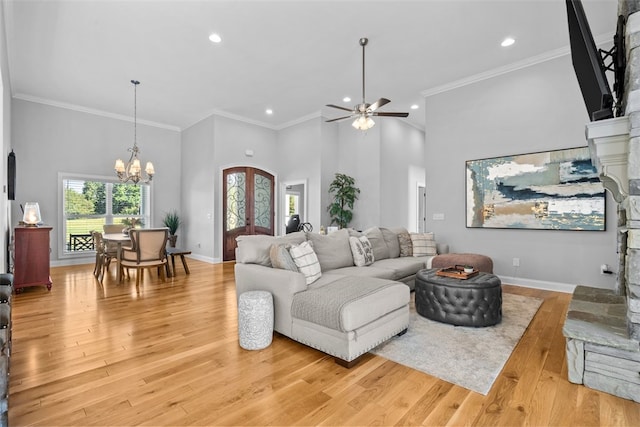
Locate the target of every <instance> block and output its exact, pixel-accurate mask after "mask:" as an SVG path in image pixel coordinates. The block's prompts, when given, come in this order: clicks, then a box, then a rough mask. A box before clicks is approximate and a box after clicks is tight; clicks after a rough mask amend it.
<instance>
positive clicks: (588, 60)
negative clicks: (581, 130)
mask: <svg viewBox="0 0 640 427" xmlns="http://www.w3.org/2000/svg"><path fill="white" fill-rule="evenodd" d="M566 3H567V20H568V24H569V40H570V44H571V60H572V62H573V69H574V70H575V72H576V77H577V78H578V84H579V85H580V90H581V92H582V98H583V99H584V104H585V106H586V107H587V113H588V114H589V119H591V121H596V120H603V119H609V118H612V117H613V95H612V93H611V89H610V87H609V82H608V81H607V76H606V75H605V66H604V60H603V59H602V56H601V54H600V51H599V50H598V48H596V44H595V42H594V40H593V35H592V34H591V28H590V27H589V23H588V21H587V16H586V15H585V13H584V8H583V7H582V2H581V1H580V0H566Z"/></svg>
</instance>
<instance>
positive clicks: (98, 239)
mask: <svg viewBox="0 0 640 427" xmlns="http://www.w3.org/2000/svg"><path fill="white" fill-rule="evenodd" d="M91 237H92V238H93V247H94V249H95V251H96V264H95V267H94V268H93V275H94V276H96V277H97V278H98V280H99V281H102V278H103V277H104V273H105V271H107V270H109V265H110V264H111V260H112V259H114V258H116V256H117V252H116V251H115V250H113V249H110V248H109V247H108V246H107V245H105V242H104V240H103V239H102V233H101V232H99V231H92V232H91Z"/></svg>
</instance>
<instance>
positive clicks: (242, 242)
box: [236, 231, 307, 267]
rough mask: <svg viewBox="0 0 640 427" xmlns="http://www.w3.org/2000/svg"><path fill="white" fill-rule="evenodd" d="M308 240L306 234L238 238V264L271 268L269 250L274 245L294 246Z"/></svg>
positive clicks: (299, 232) (300, 232)
mask: <svg viewBox="0 0 640 427" xmlns="http://www.w3.org/2000/svg"><path fill="white" fill-rule="evenodd" d="M305 240H307V238H306V236H305V234H304V232H302V231H298V232H296V233H291V234H287V235H284V236H278V237H276V236H261V235H255V236H238V237H236V242H238V247H237V249H236V262H240V263H243V264H260V265H264V266H265V267H271V258H270V256H269V249H270V248H271V245H273V244H280V243H291V244H293V245H297V244H300V243H302V242H304V241H305Z"/></svg>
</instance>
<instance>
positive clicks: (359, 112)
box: [326, 37, 409, 130]
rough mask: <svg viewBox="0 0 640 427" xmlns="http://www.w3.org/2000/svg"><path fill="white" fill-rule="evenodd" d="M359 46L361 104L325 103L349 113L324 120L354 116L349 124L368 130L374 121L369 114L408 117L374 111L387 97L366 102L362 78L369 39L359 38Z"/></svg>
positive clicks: (386, 102) (406, 114) (386, 100)
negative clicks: (360, 54)
mask: <svg viewBox="0 0 640 427" xmlns="http://www.w3.org/2000/svg"><path fill="white" fill-rule="evenodd" d="M359 43H360V46H362V104H358V105H356V106H355V107H354V108H353V109H349V108H345V107H341V106H339V105H334V104H327V107H331V108H337V109H338V110H343V111H348V112H350V113H351V114H350V115H348V116H343V117H338V118H335V119H330V120H326V122H327V123H328V122H336V121H340V120H344V119H350V118H353V117H355V118H356V119H355V120H354V121H353V123H352V124H351V126H353V127H354V128H356V129H358V130H368V129H371V128H372V127H373V126H374V125H375V124H376V123H375V122H374V121H373V119H372V118H371V116H380V117H408V116H409V113H382V112H379V111H376V110H377V109H378V108H380V107H382V106H383V105H386V104H388V103H389V102H391V101H390V100H388V99H387V98H380V99H378V100H377V101H376V102H374V103H373V104H367V102H366V101H365V84H364V83H365V79H364V48H365V46H366V45H367V44H368V43H369V39H367V38H365V37H362V38H361V39H360V40H359Z"/></svg>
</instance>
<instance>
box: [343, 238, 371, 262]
mask: <svg viewBox="0 0 640 427" xmlns="http://www.w3.org/2000/svg"><path fill="white" fill-rule="evenodd" d="M349 246H351V254H352V255H353V263H354V264H355V265H356V266H357V267H364V266H365V265H371V264H373V261H375V258H374V256H373V247H372V246H371V242H370V241H369V239H368V238H367V237H366V236H361V237H353V236H351V237H349Z"/></svg>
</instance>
